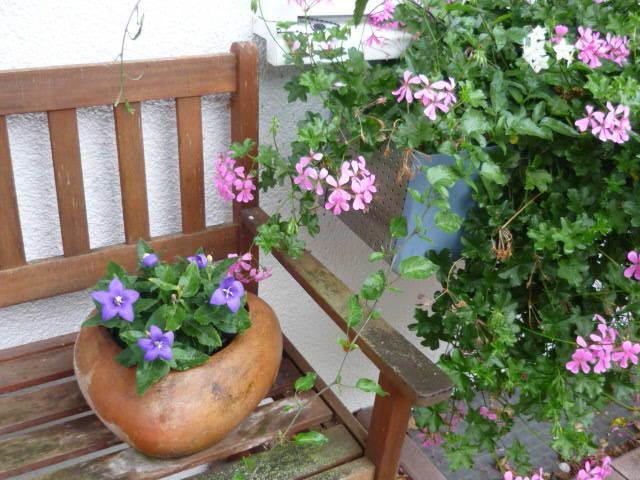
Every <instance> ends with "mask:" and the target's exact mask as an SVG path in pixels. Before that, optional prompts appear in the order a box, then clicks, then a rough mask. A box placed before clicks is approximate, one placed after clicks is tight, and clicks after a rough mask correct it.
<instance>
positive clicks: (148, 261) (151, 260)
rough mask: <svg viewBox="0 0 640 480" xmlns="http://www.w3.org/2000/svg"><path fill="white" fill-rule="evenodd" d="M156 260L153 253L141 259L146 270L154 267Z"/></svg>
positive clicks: (156, 257)
mask: <svg viewBox="0 0 640 480" xmlns="http://www.w3.org/2000/svg"><path fill="white" fill-rule="evenodd" d="M158 260H159V258H158V255H156V254H155V253H145V254H144V256H143V257H142V265H143V266H145V267H147V268H151V267H155V266H156V265H157V263H158Z"/></svg>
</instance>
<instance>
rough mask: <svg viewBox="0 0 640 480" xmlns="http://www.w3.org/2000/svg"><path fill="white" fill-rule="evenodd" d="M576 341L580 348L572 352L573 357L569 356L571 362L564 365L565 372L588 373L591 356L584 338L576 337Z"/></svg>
mask: <svg viewBox="0 0 640 480" xmlns="http://www.w3.org/2000/svg"><path fill="white" fill-rule="evenodd" d="M576 341H577V343H578V345H579V346H580V347H582V348H578V349H577V350H576V351H575V352H573V355H571V361H570V362H567V364H566V367H567V370H569V371H570V372H571V373H574V374H577V373H578V372H579V371H580V370H582V371H583V372H584V373H589V372H590V371H591V366H590V365H589V362H591V361H592V360H593V354H592V353H591V351H590V350H589V348H588V346H587V342H585V340H584V338H582V337H578V338H577V340H576Z"/></svg>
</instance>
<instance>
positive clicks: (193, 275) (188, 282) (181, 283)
mask: <svg viewBox="0 0 640 480" xmlns="http://www.w3.org/2000/svg"><path fill="white" fill-rule="evenodd" d="M178 288H179V289H180V294H181V296H182V297H183V298H190V297H193V296H194V295H196V294H197V293H198V290H200V269H199V268H198V265H196V264H195V263H190V264H189V266H188V267H187V269H186V270H185V272H184V274H183V275H182V276H181V277H180V280H178Z"/></svg>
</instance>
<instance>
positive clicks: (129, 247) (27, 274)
mask: <svg viewBox="0 0 640 480" xmlns="http://www.w3.org/2000/svg"><path fill="white" fill-rule="evenodd" d="M124 72H125V73H126V75H125V76H124V78H125V81H124V82H125V96H126V98H127V100H128V101H129V103H130V105H131V107H133V109H134V112H133V113H129V112H128V111H127V109H126V108H125V105H123V104H120V105H118V106H117V107H114V109H113V113H114V118H115V130H116V132H115V133H116V142H117V153H118V165H119V170H120V188H121V193H122V210H123V217H124V229H125V240H126V243H125V244H121V245H112V246H109V247H104V248H100V249H93V250H92V249H91V248H90V245H89V231H88V226H87V213H86V207H85V196H84V195H85V194H84V185H83V177H82V167H81V162H80V144H79V138H78V125H77V118H76V109H77V108H81V107H89V106H96V105H109V104H113V103H114V102H115V100H116V99H117V98H118V96H119V92H120V88H121V78H122V75H123V72H121V68H120V65H119V64H117V63H109V64H96V65H82V66H70V67H52V68H45V69H28V70H15V71H4V72H0V307H4V306H8V305H13V304H16V303H21V302H26V301H29V300H35V299H39V298H44V297H49V296H52V295H58V294H62V293H67V292H72V291H76V290H81V289H83V288H87V287H90V286H91V285H92V284H93V283H94V282H95V281H96V280H97V279H98V278H100V277H101V276H102V275H103V274H104V271H105V267H106V264H107V262H108V261H109V260H114V261H116V262H118V263H120V264H122V265H123V266H125V267H126V268H129V269H131V268H134V267H135V263H136V253H135V243H136V242H137V240H138V239H139V238H145V239H149V210H148V204H147V191H146V179H145V166H144V165H145V162H144V149H143V142H142V123H141V116H140V102H142V101H145V100H157V99H175V102H176V120H177V122H176V123H177V132H178V153H179V159H178V160H179V170H180V199H181V208H182V233H180V234H176V235H168V236H163V237H157V238H154V239H150V240H151V243H152V245H153V246H154V247H155V248H156V249H158V250H159V251H161V252H163V254H164V256H165V257H166V258H172V257H173V256H175V255H187V254H191V253H192V252H193V251H194V250H195V249H196V248H198V247H200V246H202V247H204V248H205V250H206V251H207V252H212V253H213V254H214V257H215V258H217V259H219V258H223V257H224V256H226V255H227V254H228V253H231V252H236V251H241V250H242V249H243V247H244V248H245V249H246V248H247V246H248V239H247V234H246V232H243V231H241V227H240V212H241V209H242V208H250V207H253V206H255V205H257V197H256V199H255V200H254V202H252V203H251V204H243V205H240V204H234V206H233V222H232V223H228V224H222V225H217V226H213V227H207V226H206V225H205V207H204V174H203V151H202V150H203V144H202V112H201V97H202V96H203V95H211V94H219V93H231V94H232V95H231V140H232V141H242V140H244V139H245V138H251V139H254V140H257V138H258V78H257V75H258V68H257V50H256V48H255V46H254V45H253V44H251V43H246V42H242V43H235V44H233V46H232V48H231V53H228V54H220V55H207V56H198V57H182V58H176V59H161V60H146V61H136V62H126V63H125V68H124ZM134 78H135V80H134ZM29 112H47V118H48V124H49V134H50V138H51V153H52V159H53V172H54V179H55V185H56V193H57V203H58V212H59V218H60V230H61V237H62V247H63V252H64V255H63V256H60V257H52V258H48V259H44V260H38V261H34V262H27V261H26V259H25V254H24V245H23V241H22V231H21V227H20V215H19V212H18V205H17V201H16V191H15V182H14V178H13V171H12V170H13V169H12V165H11V148H10V144H9V136H8V131H7V122H6V116H7V115H19V114H24V113H29ZM248 162H249V160H248V159H245V160H243V161H242V163H243V164H245V166H246V167H247V168H248ZM245 251H246V250H245Z"/></svg>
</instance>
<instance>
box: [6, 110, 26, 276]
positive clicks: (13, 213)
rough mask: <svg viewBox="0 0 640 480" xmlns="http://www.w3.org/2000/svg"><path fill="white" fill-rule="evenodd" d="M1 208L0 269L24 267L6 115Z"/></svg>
mask: <svg viewBox="0 0 640 480" xmlns="http://www.w3.org/2000/svg"><path fill="white" fill-rule="evenodd" d="M0 206H1V207H0V225H2V228H0V268H7V267H15V266H17V265H22V264H24V262H25V258H24V246H23V244H22V230H21V228H20V215H19V213H18V202H17V199H16V187H15V183H14V181H13V167H12V165H11V153H10V151H9V134H8V132H7V119H6V118H5V117H4V115H0Z"/></svg>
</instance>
